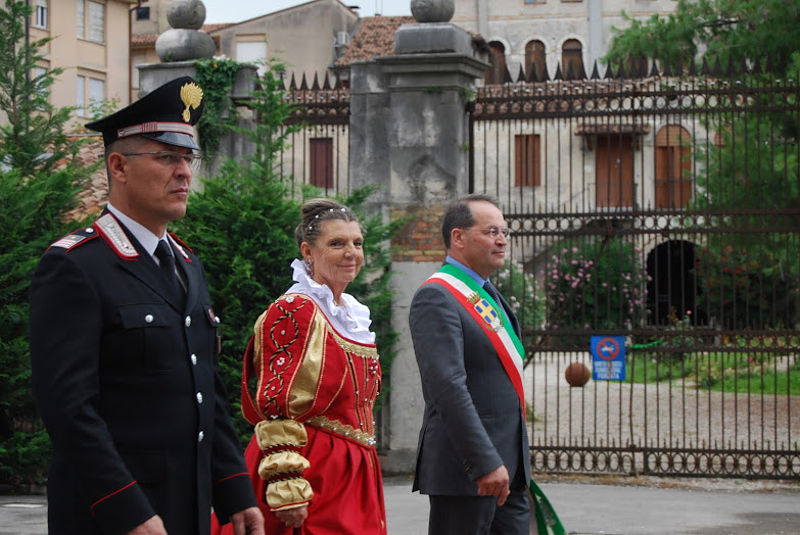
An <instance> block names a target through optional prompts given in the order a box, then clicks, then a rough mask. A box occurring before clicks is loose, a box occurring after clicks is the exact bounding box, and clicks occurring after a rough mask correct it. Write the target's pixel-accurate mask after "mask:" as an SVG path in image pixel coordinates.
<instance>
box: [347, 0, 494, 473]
mask: <svg viewBox="0 0 800 535" xmlns="http://www.w3.org/2000/svg"><path fill="white" fill-rule="evenodd" d="M416 3H417V4H422V3H424V2H419V1H418V2H416ZM429 3H430V2H429ZM442 3H443V4H447V3H448V2H442ZM449 3H450V4H452V2H449ZM414 4H415V2H412V11H413V12H414V15H415V17H417V20H420V19H424V18H425V15H424V14H421V13H419V12H418V10H415V9H414V7H415V6H414ZM433 4H438V2H433ZM434 7H436V6H434ZM439 7H441V6H439ZM445 11H447V9H445ZM441 12H442V10H441V9H440V10H439V11H438V12H437V13H439V14H441ZM436 16H439V17H440V15H436ZM451 16H452V9H450V10H449V14H447V15H446V20H449V18H450V17H451ZM434 20H437V19H436V18H434ZM438 20H441V18H439V19H438ZM487 67H488V64H487V63H486V62H485V61H484V60H483V59H481V58H478V57H476V54H475V53H474V52H473V48H472V38H471V36H470V35H469V34H468V33H467V32H466V31H464V30H462V29H461V28H459V27H457V26H455V25H453V24H450V23H448V22H441V21H437V22H427V23H421V24H409V25H404V26H402V27H401V28H400V29H399V30H398V31H397V33H396V35H395V55H393V56H384V57H379V58H376V59H375V60H374V61H373V62H370V63H362V64H357V65H354V66H352V68H351V94H350V95H351V96H350V109H351V119H350V121H351V122H350V177H351V181H352V184H353V186H354V187H358V186H360V185H365V184H368V183H379V184H381V185H382V186H383V189H382V191H381V192H380V193H379V194H378V195H376V196H375V197H374V198H373V201H374V202H375V203H376V204H377V205H379V206H380V208H381V209H382V211H383V213H384V214H386V215H388V216H389V217H391V218H392V219H396V218H398V217H407V218H408V223H407V226H406V227H405V228H404V229H403V230H402V231H401V232H399V233H398V237H397V238H396V239H395V240H394V242H393V243H392V246H393V249H394V250H395V252H394V253H393V256H392V272H393V279H392V280H393V285H394V290H395V291H396V295H395V298H394V305H393V316H394V320H393V325H394V328H395V330H396V331H397V332H398V333H399V340H398V344H397V346H396V348H395V349H396V353H397V356H396V357H395V359H394V362H393V364H392V369H391V388H390V392H389V395H390V399H389V411H390V416H389V436H388V441H387V442H388V447H389V448H388V451H387V455H386V457H385V458H384V460H383V469H384V471H386V472H411V471H413V469H414V463H415V460H416V458H415V453H416V447H417V437H418V435H419V430H420V424H421V422H422V411H423V408H424V404H423V400H422V390H421V388H420V381H419V372H418V369H417V364H416V359H415V357H414V350H413V347H412V344H411V337H410V335H409V330H408V309H409V305H410V303H411V298H412V297H413V295H414V292H415V291H416V289H417V288H418V287H419V285H420V284H421V283H422V282H423V281H424V280H425V279H427V278H428V276H430V275H431V273H433V272H434V271H436V270H437V269H438V268H439V266H440V265H441V262H442V260H443V259H444V245H443V244H442V238H441V232H440V224H441V217H442V214H443V212H444V207H445V206H446V205H447V204H448V203H449V202H450V201H452V200H453V199H455V198H456V197H458V196H459V195H463V194H466V193H467V189H468V164H469V162H468V158H469V146H468V140H469V132H468V116H467V113H466V105H467V103H468V102H469V101H470V100H471V99H472V88H473V86H474V81H475V79H477V78H480V77H482V76H483V72H484V70H485V69H486V68H487Z"/></svg>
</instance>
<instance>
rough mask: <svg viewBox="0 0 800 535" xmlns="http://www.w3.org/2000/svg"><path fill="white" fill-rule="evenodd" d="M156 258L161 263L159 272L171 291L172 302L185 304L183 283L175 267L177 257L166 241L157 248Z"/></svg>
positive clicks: (160, 241)
mask: <svg viewBox="0 0 800 535" xmlns="http://www.w3.org/2000/svg"><path fill="white" fill-rule="evenodd" d="M156 257H157V258H158V262H159V270H160V271H161V274H162V275H163V276H164V280H165V281H166V283H167V284H166V285H167V288H168V289H169V298H170V301H171V302H173V303H175V304H183V300H184V297H185V293H184V290H183V286H182V285H181V282H180V281H179V280H178V272H177V271H176V270H177V266H175V256H174V255H173V254H172V251H170V247H169V245H167V242H166V241H165V240H159V241H158V246H157V247H156Z"/></svg>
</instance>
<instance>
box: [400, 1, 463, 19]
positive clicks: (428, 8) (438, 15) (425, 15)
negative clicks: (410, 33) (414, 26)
mask: <svg viewBox="0 0 800 535" xmlns="http://www.w3.org/2000/svg"><path fill="white" fill-rule="evenodd" d="M455 10H456V6H455V1H454V0H411V14H412V15H414V18H415V19H417V22H449V21H450V19H451V18H453V13H454V12H455Z"/></svg>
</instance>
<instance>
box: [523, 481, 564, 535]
mask: <svg viewBox="0 0 800 535" xmlns="http://www.w3.org/2000/svg"><path fill="white" fill-rule="evenodd" d="M530 489H531V499H532V501H533V511H531V514H533V515H535V516H536V532H537V533H538V535H566V533H567V532H566V530H564V526H563V525H562V524H561V520H560V519H559V518H558V515H557V514H556V510H555V509H553V506H552V505H550V500H548V499H547V496H545V495H544V492H542V489H540V488H539V485H537V484H536V482H535V481H534V480H533V479H531V483H530Z"/></svg>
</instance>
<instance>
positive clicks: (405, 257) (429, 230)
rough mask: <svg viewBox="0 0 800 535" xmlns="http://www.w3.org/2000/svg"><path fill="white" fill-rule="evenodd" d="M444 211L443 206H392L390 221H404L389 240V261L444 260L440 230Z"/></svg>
mask: <svg viewBox="0 0 800 535" xmlns="http://www.w3.org/2000/svg"><path fill="white" fill-rule="evenodd" d="M444 210H445V207H444V206H443V205H434V206H415V207H409V208H405V209H401V208H392V209H391V218H392V221H394V220H396V219H400V218H405V219H406V220H407V222H406V224H405V226H404V227H403V228H401V229H400V230H399V231H398V232H397V234H396V235H395V238H394V239H393V240H392V261H394V262H442V261H444V257H445V253H444V243H442V230H441V228H442V216H443V215H444Z"/></svg>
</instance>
